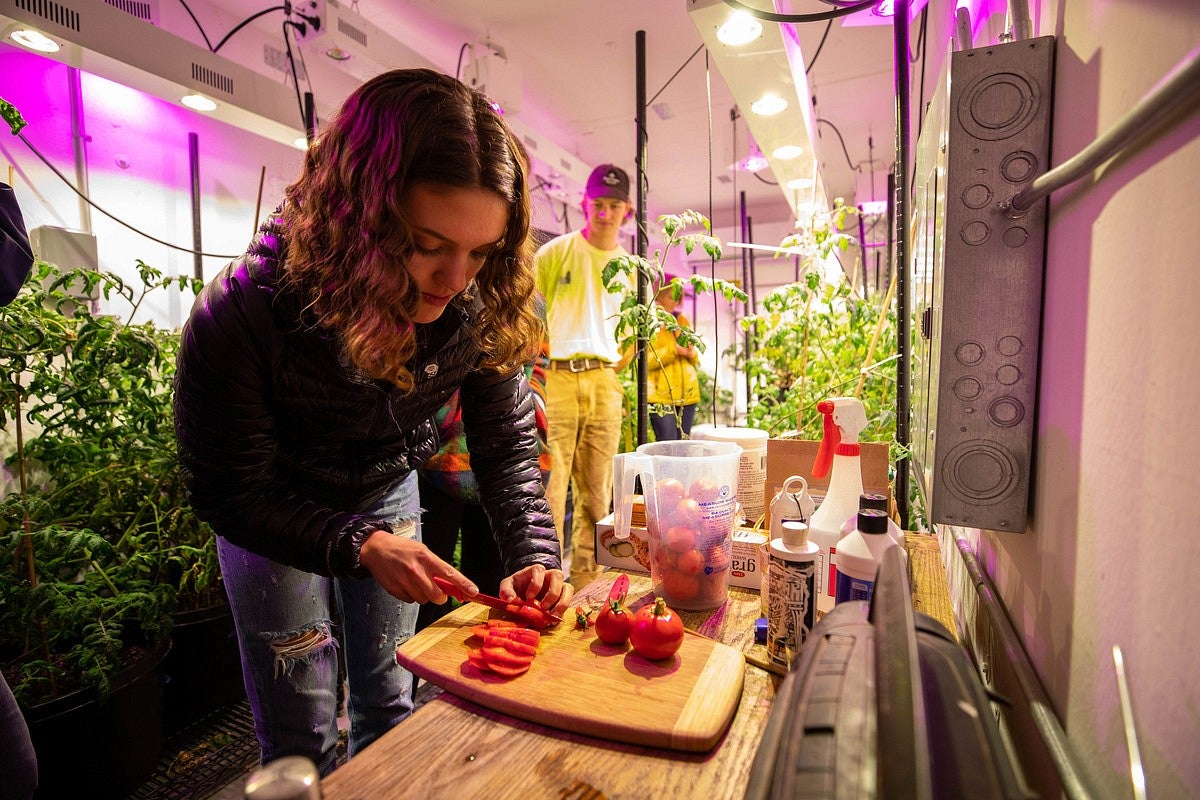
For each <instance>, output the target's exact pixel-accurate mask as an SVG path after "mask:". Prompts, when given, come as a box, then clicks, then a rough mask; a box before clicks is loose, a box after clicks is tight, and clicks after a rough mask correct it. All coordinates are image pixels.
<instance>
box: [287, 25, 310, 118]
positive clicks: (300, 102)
mask: <svg viewBox="0 0 1200 800" xmlns="http://www.w3.org/2000/svg"><path fill="white" fill-rule="evenodd" d="M289 27H292V28H297V27H299V25H298V23H295V22H292V21H291V20H290V19H285V20H284V21H283V46H284V47H285V48H286V49H287V60H288V64H289V65H290V66H291V68H292V86H293V87H294V88H295V89H296V105H297V106H298V107H299V108H300V130H304V131H306V130H308V119H307V118H306V117H305V116H304V101H303V100H302V99H300V76H299V75H297V74H296V59H294V58H292V42H291V40H290V39H288V28H289Z"/></svg>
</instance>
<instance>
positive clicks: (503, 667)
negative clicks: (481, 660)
mask: <svg viewBox="0 0 1200 800" xmlns="http://www.w3.org/2000/svg"><path fill="white" fill-rule="evenodd" d="M488 669H490V670H491V671H492V672H494V673H496V674H497V675H503V676H504V677H506V678H515V677H517V676H518V675H524V674H525V673H526V672H528V671H529V664H528V663H526V664H523V665H520V666H514V665H509V664H489V665H488Z"/></svg>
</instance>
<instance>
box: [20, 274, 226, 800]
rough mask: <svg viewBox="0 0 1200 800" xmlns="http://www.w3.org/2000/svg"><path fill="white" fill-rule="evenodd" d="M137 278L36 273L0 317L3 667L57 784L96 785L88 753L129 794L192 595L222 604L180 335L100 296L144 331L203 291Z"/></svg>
mask: <svg viewBox="0 0 1200 800" xmlns="http://www.w3.org/2000/svg"><path fill="white" fill-rule="evenodd" d="M138 271H139V275H140V278H141V281H142V285H141V286H139V287H134V286H130V285H129V284H127V283H125V282H124V281H122V280H121V279H120V278H118V277H117V276H115V275H112V274H110V273H106V272H93V271H88V270H60V269H59V268H58V267H56V266H54V265H51V264H47V263H45V262H38V263H36V264H35V265H34V269H33V272H32V274H31V276H30V278H29V280H28V281H27V283H26V287H25V289H24V290H23V291H22V293H21V294H20V295H19V296H18V297H17V299H16V300H14V301H13V303H12V304H11V305H9V306H7V307H5V308H4V309H3V310H0V363H2V364H3V367H2V368H0V376H2V383H0V392H2V394H0V422H2V423H3V426H4V428H5V430H9V431H13V432H15V440H16V441H15V444H16V447H15V451H14V452H13V453H11V454H9V455H8V457H7V458H6V459H5V463H6V465H7V466H8V468H9V471H10V473H11V474H13V475H16V476H17V477H18V480H17V481H16V483H17V484H18V485H17V486H16V487H15V490H14V491H11V492H10V493H9V494H8V495H7V496H6V497H4V498H3V500H0V666H2V667H3V669H4V672H5V675H6V676H7V678H8V680H9V683H10V685H11V686H12V688H13V692H14V694H15V695H16V697H17V699H18V701H19V702H20V703H21V705H22V708H23V710H24V711H25V713H26V718H27V721H29V723H30V727H31V731H32V733H33V735H34V738H35V744H36V743H38V740H39V737H40V738H41V740H42V741H41V744H42V746H40V747H39V748H38V755H39V760H40V762H41V770H40V771H41V773H42V776H43V777H42V784H43V787H45V786H47V784H48V783H49V785H50V786H55V785H57V782H59V781H62V780H65V779H70V778H72V777H78V776H80V775H85V776H86V775H88V773H89V771H90V770H89V769H80V766H81V764H80V762H79V759H80V758H81V757H84V756H86V757H93V758H94V760H95V763H93V764H92V765H91V767H92V769H93V770H100V769H104V770H109V771H110V773H111V783H112V785H113V786H124V788H125V789H128V788H131V786H130V785H129V783H130V781H134V780H135V778H136V779H137V780H138V781H140V779H141V778H142V777H144V774H148V771H149V770H152V769H153V766H154V764H155V762H156V760H157V757H158V748H159V747H160V746H161V738H162V733H161V730H162V729H161V724H160V719H159V718H157V717H156V716H155V715H156V713H157V709H158V707H159V703H160V685H159V684H160V678H159V676H158V674H157V669H158V667H159V662H161V661H162V659H163V657H164V656H165V654H166V652H167V649H168V647H169V636H170V634H171V632H172V627H173V625H174V620H175V616H174V615H175V613H176V611H177V609H178V607H179V604H180V600H181V598H184V597H195V598H199V597H204V596H205V595H207V596H209V597H212V596H216V595H217V594H219V592H220V585H219V571H218V569H217V562H216V556H215V545H214V541H213V538H212V532H211V530H209V529H208V527H207V526H206V525H204V524H203V523H201V522H200V521H199V520H198V519H196V517H195V515H194V514H193V513H192V512H191V509H190V506H189V504H188V502H187V498H186V494H185V492H184V488H183V483H182V480H181V477H180V475H179V468H178V464H177V462H176V458H175V440H174V428H173V423H172V415H171V382H172V378H173V375H174V365H175V353H176V352H177V348H178V334H177V332H174V331H168V330H163V329H161V328H158V327H156V326H154V325H152V324H145V323H144V324H134V323H131V322H129V321H127V320H122V319H120V318H118V317H115V316H111V315H104V314H99V313H95V312H94V311H93V310H92V308H91V303H90V302H89V300H88V299H87V298H92V297H95V298H100V297H103V298H104V299H105V300H106V301H113V302H119V301H120V300H121V298H123V299H124V302H125V303H127V304H128V305H129V307H130V309H131V310H130V311H129V312H128V315H127V316H128V318H130V319H132V317H133V315H134V314H135V313H136V311H137V309H138V307H139V306H140V304H141V303H142V302H143V300H144V299H145V298H146V297H147V296H148V294H149V293H150V292H152V291H155V290H157V289H162V288H168V287H175V286H178V287H179V288H188V289H192V290H193V291H195V290H197V289H198V285H199V282H198V281H194V280H192V279H190V278H175V279H172V278H164V277H163V276H162V274H161V273H160V272H159V271H157V270H155V269H154V268H152V267H150V266H148V265H146V264H144V263H143V262H140V261H139V262H138ZM135 684H137V686H138V688H136V689H131V688H130V687H131V686H133V685H135ZM141 684H147V685H146V686H141ZM131 692H132V693H131ZM129 704H132V707H129ZM122 717H128V718H129V719H128V721H130V722H134V721H136V722H137V732H136V734H135V735H133V737H132V738H130V739H124V740H123V739H122V738H121V737H122V736H126V735H130V734H127V733H116V732H114V730H113V728H112V726H113V725H118V724H119V723H120V722H121V718H122ZM155 731H157V734H155ZM59 736H67V737H72V740H73V741H75V746H70V745H65V744H63V743H62V742H57V741H54V740H55V737H59ZM110 745H112V746H111V747H110ZM61 757H68V758H70V759H72V760H71V761H70V762H69V765H68V764H67V763H63V764H57V765H56V763H55V762H56V761H57V760H58V759H59V758H61ZM139 773H144V774H139ZM95 774H96V772H94V771H92V775H93V776H94V775H95ZM106 774H108V773H106ZM132 785H136V782H135V783H133V784H132ZM92 788H94V787H92Z"/></svg>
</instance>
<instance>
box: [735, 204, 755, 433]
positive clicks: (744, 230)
mask: <svg viewBox="0 0 1200 800" xmlns="http://www.w3.org/2000/svg"><path fill="white" fill-rule="evenodd" d="M738 211H739V212H740V214H741V237H742V241H743V242H746V243H747V244H749V243H750V217H749V216H748V215H747V214H746V193H745V192H744V191H743V192H739V193H738ZM742 289H743V290H744V291H745V292H746V302H745V303H744V304H743V308H744V310H745V314H746V316H750V313H751V312H750V250H749V249H747V248H745V247H743V248H742ZM742 347H743V348H745V349H744V357H745V359H749V358H750V331H746V333H745V335H744V336H743V337H742ZM745 367H746V361H745V360H743V361H742V372H743V373H744V374H745V376H746V410H747V411H749V410H750V404H751V403H752V402H754V400H753V398H752V397H751V396H750V394H751V392H750V373H748V372H746V369H745ZM736 418H737V409H736V408H735V409H734V423H735V424H736V422H737V419H736Z"/></svg>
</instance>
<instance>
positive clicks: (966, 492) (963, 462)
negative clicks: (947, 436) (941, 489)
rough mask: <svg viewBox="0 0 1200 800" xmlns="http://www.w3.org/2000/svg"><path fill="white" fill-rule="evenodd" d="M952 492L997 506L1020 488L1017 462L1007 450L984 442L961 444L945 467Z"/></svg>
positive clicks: (952, 453)
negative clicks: (1014, 489)
mask: <svg viewBox="0 0 1200 800" xmlns="http://www.w3.org/2000/svg"><path fill="white" fill-rule="evenodd" d="M942 477H943V478H944V479H945V483H946V486H947V487H948V488H949V489H950V491H951V492H953V493H954V494H956V495H958V496H959V497H961V498H964V499H967V500H971V501H974V502H976V503H995V502H998V501H999V500H1001V499H1003V498H1004V496H1005V495H1007V494H1009V493H1010V492H1012V490H1013V488H1014V487H1015V486H1016V485H1017V462H1016V459H1014V458H1013V457H1012V454H1011V453H1009V452H1008V450H1007V449H1005V448H1004V447H1002V446H1000V445H998V444H996V443H994V442H988V441H984V440H983V439H972V440H970V441H967V442H962V443H960V444H959V445H958V446H956V447H955V448H954V449H953V450H951V451H950V452H949V454H947V456H946V460H945V461H944V462H943V464H942Z"/></svg>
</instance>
